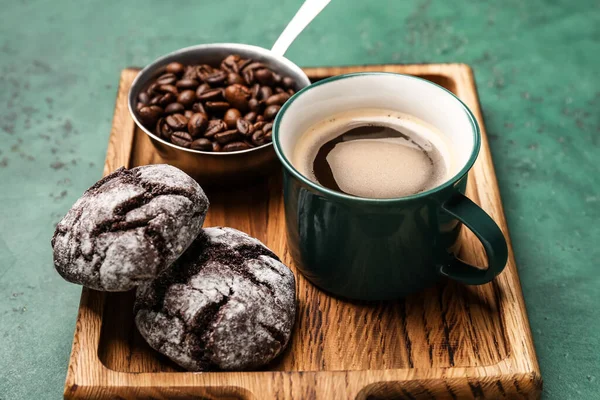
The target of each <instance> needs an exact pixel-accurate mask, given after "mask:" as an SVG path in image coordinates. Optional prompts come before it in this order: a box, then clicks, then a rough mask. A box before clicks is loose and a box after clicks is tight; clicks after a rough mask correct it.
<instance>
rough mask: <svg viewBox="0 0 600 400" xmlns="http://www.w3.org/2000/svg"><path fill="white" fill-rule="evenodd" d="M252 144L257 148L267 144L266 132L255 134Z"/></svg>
mask: <svg viewBox="0 0 600 400" xmlns="http://www.w3.org/2000/svg"><path fill="white" fill-rule="evenodd" d="M252 143H254V144H255V145H257V146H262V145H263V144H265V143H267V140H266V139H265V132H263V131H256V132H254V134H253V135H252Z"/></svg>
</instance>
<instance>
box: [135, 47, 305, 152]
mask: <svg viewBox="0 0 600 400" xmlns="http://www.w3.org/2000/svg"><path fill="white" fill-rule="evenodd" d="M294 88H295V82H294V80H293V79H292V78H290V77H287V76H285V77H284V76H281V75H279V74H278V73H276V72H274V71H273V70H271V69H270V68H269V67H267V66H266V65H265V64H263V63H261V62H257V61H254V60H252V59H249V58H242V57H240V56H239V55H236V54H232V55H229V56H227V57H225V59H224V60H223V61H222V62H221V64H220V66H218V67H214V66H210V65H207V64H198V65H187V66H186V65H183V64H181V63H178V62H172V63H170V64H168V65H167V67H166V69H165V71H164V73H163V74H162V75H161V76H159V77H158V78H157V79H156V80H155V81H154V82H152V83H151V84H150V86H148V88H147V89H146V90H145V91H144V92H142V93H140V95H139V96H138V103H137V106H136V110H137V113H138V117H139V118H140V120H141V121H142V123H143V124H144V126H145V127H146V128H147V129H148V130H150V131H152V132H154V133H155V134H156V135H157V136H159V137H161V138H162V139H164V140H167V141H169V142H171V143H173V144H175V145H177V146H181V147H185V148H191V149H194V150H201V151H238V150H246V149H250V148H252V147H257V146H262V145H263V144H265V143H268V142H270V141H271V129H272V127H273V119H274V118H275V116H276V115H277V113H278V112H279V109H280V108H281V106H282V105H283V103H285V102H286V101H287V100H288V99H289V98H290V96H292V95H293V94H294Z"/></svg>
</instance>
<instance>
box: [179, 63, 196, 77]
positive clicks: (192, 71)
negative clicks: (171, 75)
mask: <svg viewBox="0 0 600 400" xmlns="http://www.w3.org/2000/svg"><path fill="white" fill-rule="evenodd" d="M182 78H183V79H198V74H196V67H194V66H192V65H188V66H187V67H185V70H184V71H183V76H182Z"/></svg>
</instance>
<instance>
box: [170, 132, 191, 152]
mask: <svg viewBox="0 0 600 400" xmlns="http://www.w3.org/2000/svg"><path fill="white" fill-rule="evenodd" d="M171 143H173V144H176V145H177V146H181V147H186V148H187V147H190V145H191V144H192V137H191V136H190V134H189V133H187V132H182V131H176V132H173V133H172V134H171Z"/></svg>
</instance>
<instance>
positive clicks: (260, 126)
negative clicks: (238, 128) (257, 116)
mask: <svg viewBox="0 0 600 400" xmlns="http://www.w3.org/2000/svg"><path fill="white" fill-rule="evenodd" d="M266 124H267V123H266V122H265V121H258V122H255V123H254V125H253V127H254V130H255V131H261V130H262V129H263V128H264V126H265V125H266Z"/></svg>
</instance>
